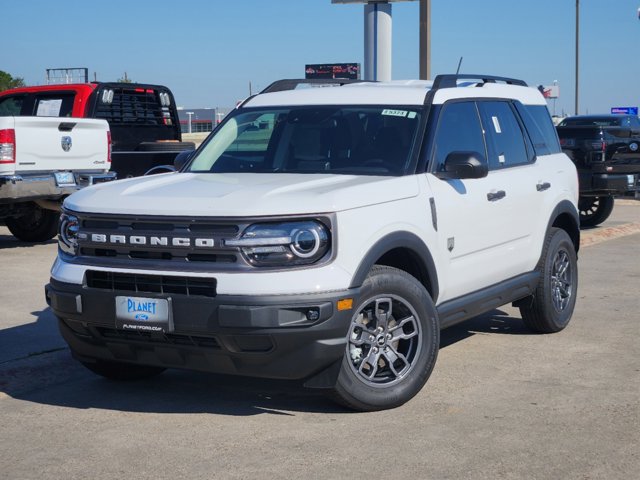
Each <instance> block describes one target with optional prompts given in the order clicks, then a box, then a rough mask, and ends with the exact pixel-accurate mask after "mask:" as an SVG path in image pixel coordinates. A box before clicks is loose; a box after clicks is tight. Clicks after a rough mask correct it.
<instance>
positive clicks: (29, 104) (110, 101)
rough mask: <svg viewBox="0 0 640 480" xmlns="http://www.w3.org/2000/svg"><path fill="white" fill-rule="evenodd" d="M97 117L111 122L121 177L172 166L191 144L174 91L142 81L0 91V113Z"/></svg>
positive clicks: (115, 166)
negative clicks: (184, 138) (186, 139)
mask: <svg viewBox="0 0 640 480" xmlns="http://www.w3.org/2000/svg"><path fill="white" fill-rule="evenodd" d="M5 115H15V116H31V115H33V116H38V117H72V118H98V119H103V120H106V121H107V122H109V127H110V129H111V141H112V146H111V148H112V170H113V171H114V172H116V173H117V175H118V178H127V177H136V176H140V175H144V174H145V173H146V172H148V171H149V170H151V169H153V168H154V167H158V166H160V165H170V164H172V163H173V160H174V158H175V156H176V155H177V154H178V153H179V152H181V151H184V150H193V149H195V145H194V144H193V143H192V142H182V133H181V130H180V121H179V119H178V111H177V108H176V104H175V100H174V98H173V94H172V93H171V91H170V90H169V89H168V88H167V87H164V86H160V85H147V84H139V83H101V82H93V83H76V84H61V85H42V86H35V87H23V88H15V89H12V90H6V91H4V92H0V116H5Z"/></svg>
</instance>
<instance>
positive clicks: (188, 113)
mask: <svg viewBox="0 0 640 480" xmlns="http://www.w3.org/2000/svg"><path fill="white" fill-rule="evenodd" d="M194 114H195V112H187V115H189V124H188V125H189V133H192V132H191V117H192V116H193V115H194Z"/></svg>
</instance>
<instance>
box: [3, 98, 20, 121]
mask: <svg viewBox="0 0 640 480" xmlns="http://www.w3.org/2000/svg"><path fill="white" fill-rule="evenodd" d="M23 101H24V95H19V96H15V97H5V98H2V99H0V117H15V116H18V115H20V111H21V110H22V103H23Z"/></svg>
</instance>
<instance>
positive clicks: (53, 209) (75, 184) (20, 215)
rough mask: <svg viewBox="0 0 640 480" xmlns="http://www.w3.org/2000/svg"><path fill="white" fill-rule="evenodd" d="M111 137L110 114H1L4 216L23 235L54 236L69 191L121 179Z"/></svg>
mask: <svg viewBox="0 0 640 480" xmlns="http://www.w3.org/2000/svg"><path fill="white" fill-rule="evenodd" d="M110 143H111V139H110V133H109V125H108V124H107V122H106V121H104V120H93V119H84V118H82V119H80V118H73V119H71V118H69V119H61V118H42V117H7V116H5V117H0V220H3V221H4V223H5V224H6V225H7V227H8V228H9V231H10V232H11V233H12V234H13V235H14V236H15V237H17V238H18V239H20V240H24V241H30V242H39V241H45V240H49V239H50V238H53V237H54V236H55V235H56V233H57V230H58V219H59V217H60V212H59V210H60V204H61V203H62V200H64V198H65V197H66V196H68V195H70V194H71V193H73V192H75V191H77V190H79V189H81V188H83V187H87V186H90V185H93V184H95V183H102V182H106V181H109V180H114V179H115V173H113V172H109V169H110V168H111V159H110Z"/></svg>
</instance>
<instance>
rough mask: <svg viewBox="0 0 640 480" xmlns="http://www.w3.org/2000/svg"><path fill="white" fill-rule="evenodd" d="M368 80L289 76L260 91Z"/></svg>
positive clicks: (268, 91) (276, 90) (282, 90)
mask: <svg viewBox="0 0 640 480" xmlns="http://www.w3.org/2000/svg"><path fill="white" fill-rule="evenodd" d="M366 81H367V80H353V79H350V78H289V79H284V80H276V81H275V82H273V83H272V84H271V85H269V86H268V87H267V88H265V89H264V90H262V91H261V92H260V93H261V94H262V93H273V92H284V91H286V90H295V88H296V87H297V86H298V85H305V84H308V85H337V86H342V85H346V84H348V83H363V82H366Z"/></svg>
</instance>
